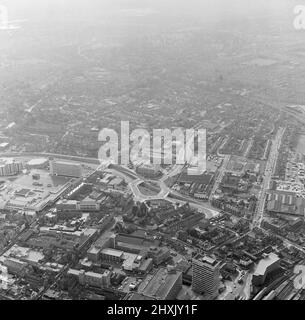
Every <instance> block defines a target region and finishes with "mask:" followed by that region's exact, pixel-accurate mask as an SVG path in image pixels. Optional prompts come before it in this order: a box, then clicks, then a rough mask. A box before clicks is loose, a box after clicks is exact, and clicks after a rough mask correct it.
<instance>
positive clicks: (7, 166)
mask: <svg viewBox="0 0 305 320" xmlns="http://www.w3.org/2000/svg"><path fill="white" fill-rule="evenodd" d="M22 169H23V164H22V162H19V161H16V160H14V159H12V158H7V159H4V158H2V159H0V176H14V175H15V174H18V173H20V172H21V171H22Z"/></svg>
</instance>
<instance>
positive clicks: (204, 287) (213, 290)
mask: <svg viewBox="0 0 305 320" xmlns="http://www.w3.org/2000/svg"><path fill="white" fill-rule="evenodd" d="M192 265H193V279H192V289H193V290H194V291H195V292H197V293H200V294H203V293H205V294H207V295H208V296H210V297H211V298H213V299H214V298H216V297H217V296H218V289H219V286H220V262H219V261H217V260H216V259H214V258H211V257H208V256H201V255H198V256H196V257H195V258H194V259H193V261H192Z"/></svg>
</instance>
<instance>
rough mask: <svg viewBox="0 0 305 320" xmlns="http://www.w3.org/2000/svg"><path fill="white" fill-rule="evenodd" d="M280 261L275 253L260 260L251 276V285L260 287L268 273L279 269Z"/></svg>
mask: <svg viewBox="0 0 305 320" xmlns="http://www.w3.org/2000/svg"><path fill="white" fill-rule="evenodd" d="M280 261H281V259H280V258H279V257H278V256H277V255H276V254H275V253H270V254H269V255H267V256H266V257H265V258H264V259H262V260H260V261H259V263H258V265H257V266H256V269H255V272H254V274H253V278H252V283H253V284H254V285H262V284H263V283H264V282H265V280H266V277H267V276H268V274H269V273H270V272H272V271H274V270H277V269H279V268H280Z"/></svg>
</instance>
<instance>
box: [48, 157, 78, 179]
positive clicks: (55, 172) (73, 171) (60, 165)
mask: <svg viewBox="0 0 305 320" xmlns="http://www.w3.org/2000/svg"><path fill="white" fill-rule="evenodd" d="M50 174H51V175H52V176H63V177H72V178H80V177H82V175H83V173H82V166H81V165H80V164H78V163H72V162H65V161H57V160H56V161H55V160H51V161H50Z"/></svg>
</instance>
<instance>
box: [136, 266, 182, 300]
mask: <svg viewBox="0 0 305 320" xmlns="http://www.w3.org/2000/svg"><path fill="white" fill-rule="evenodd" d="M181 289H182V272H179V271H176V270H168V269H166V268H160V269H159V270H158V271H157V272H156V273H155V274H154V275H153V276H151V275H149V276H147V277H146V278H145V280H144V281H143V282H142V283H141V285H140V287H139V293H140V294H143V295H144V296H146V297H150V298H152V299H157V300H174V299H176V297H177V295H178V294H179V292H180V291H181Z"/></svg>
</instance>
